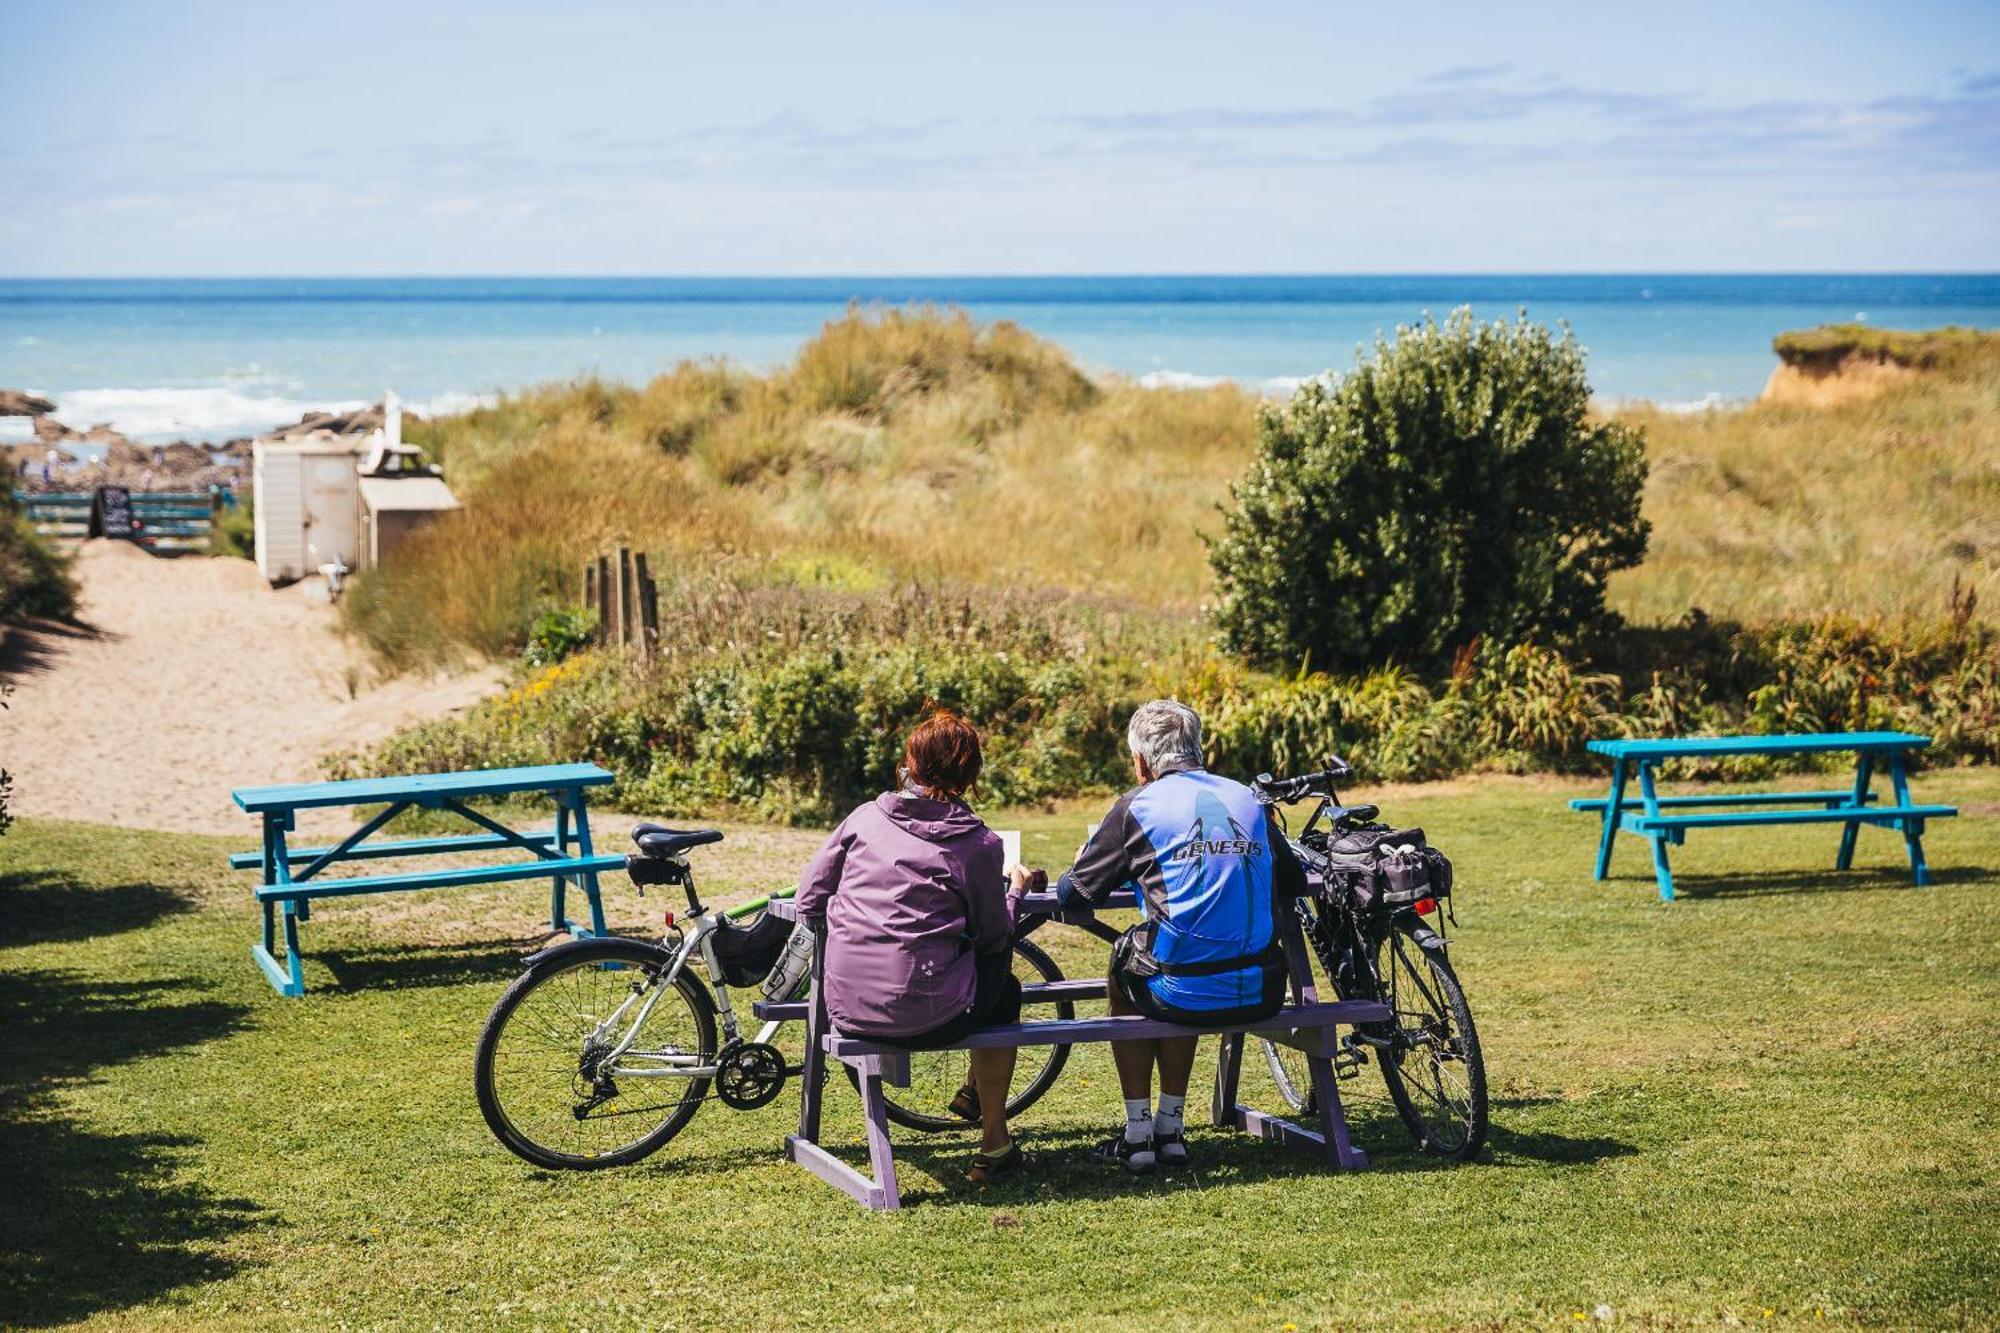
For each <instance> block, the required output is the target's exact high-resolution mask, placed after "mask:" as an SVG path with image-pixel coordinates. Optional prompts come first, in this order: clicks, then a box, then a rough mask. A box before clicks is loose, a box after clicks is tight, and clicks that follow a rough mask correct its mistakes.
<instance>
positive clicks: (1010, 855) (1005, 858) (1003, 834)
mask: <svg viewBox="0 0 2000 1333" xmlns="http://www.w3.org/2000/svg"><path fill="white" fill-rule="evenodd" d="M993 831H994V832H995V833H998V834H999V835H1000V864H1001V865H1002V866H1003V867H1005V866H1017V865H1019V864H1021V830H1019V829H995V830H993Z"/></svg>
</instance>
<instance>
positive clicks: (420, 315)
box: [0, 274, 2000, 440]
mask: <svg viewBox="0 0 2000 1333" xmlns="http://www.w3.org/2000/svg"><path fill="white" fill-rule="evenodd" d="M857 301H858V302H862V303H888V304H897V303H903V302H910V301H929V302H940V303H950V304H954V305H960V306H963V307H965V308H966V309H968V310H970V311H971V312H972V313H973V314H974V315H976V316H978V317H979V318H982V319H1011V320H1014V321H1016V322H1018V323H1020V324H1023V325H1025V326H1027V327H1028V328H1030V329H1033V330H1035V331H1036V332H1037V333H1040V334H1043V335H1044V336H1047V337H1049V338H1053V339H1054V340H1056V341H1057V342H1059V343H1061V344H1063V345H1064V346H1065V347H1067V348H1069V349H1070V351H1071V352H1072V353H1074V354H1075V355H1076V357H1077V358H1078V359H1079V360H1080V361H1082V362H1083V363H1084V364H1085V365H1086V366H1089V367H1091V368H1093V369H1097V370H1102V371H1110V372H1116V373H1119V374H1124V375H1129V376H1133V377H1136V378H1142V379H1144V380H1145V381H1146V382H1148V383H1151V384H1169V385H1170V384H1181V383H1200V382H1205V381H1207V380H1210V379H1215V378H1229V379H1234V380H1238V381H1240V382H1243V383H1245V384H1248V385H1251V386H1256V387H1263V388H1267V389H1269V390H1272V391H1276V392H1282V391H1284V390H1286V389H1287V388H1289V387H1290V386H1292V385H1294V384H1296V383H1297V381H1298V380H1300V379H1302V378H1304V377H1306V376H1310V375H1315V374H1318V373H1320V372H1323V371H1325V370H1328V369H1342V368H1345V367H1347V366H1349V365H1351V364H1352V363H1353V360H1354V355H1355V349H1356V347H1357V346H1358V345H1360V344H1363V343H1366V342H1370V341H1372V340H1373V339H1374V338H1375V337H1376V336H1377V335H1378V334H1385V333H1391V332H1393V330H1394V329H1395V327H1396V326H1397V325H1398V324H1403V323H1409V322H1412V321H1415V320H1419V319H1421V318H1422V317H1423V316H1424V315H1425V314H1426V313H1427V312H1428V313H1432V314H1437V315H1442V314H1444V313H1445V312H1447V311H1449V310H1451V309H1452V308H1453V307H1455V306H1459V305H1470V306H1472V307H1473V309H1474V310H1475V311H1476V312H1477V313H1478V314H1480V315H1481V316H1484V317H1489V318H1491V317H1503V316H1508V315H1511V314H1512V313H1513V312H1514V311H1515V310H1516V309H1517V308H1523V307H1525V308H1526V310H1527V311H1528V314H1529V315H1530V316H1531V317H1533V318H1536V319H1541V320H1547V321H1552V322H1553V321H1557V320H1561V321H1567V322H1568V324H1569V325H1570V326H1571V327H1572V328H1573V329H1574V330H1575V331H1576V335H1577V337H1578V339H1579V340H1580V341H1581V342H1582V343H1583V345H1584V347H1585V348H1586V349H1587V351H1588V354H1589V364H1590V377H1591V384H1592V387H1593V389H1594V390H1595V392H1596V393H1597V394H1598V395H1599V396H1600V397H1601V398H1604V399H1606V400H1611V401H1626V400H1631V399H1650V400H1652V401H1655V402H1659V403H1662V404H1668V405H1673V406H1677V407H1681V406H1685V407H1694V406H1699V405H1703V404H1707V403H1715V402H1726V401H1730V400H1736V399H1744V398H1749V397H1752V396H1754V395H1755V394H1756V393H1757V391H1758V390H1759V389H1760V388H1761V387H1762V385H1763V383H1764V380H1765V377H1766V376H1767V375H1768V374H1769V373H1770V371H1771V368H1772V366H1773V365H1774V364H1775V361H1774V358H1773V357H1772V355H1771V338H1772V336H1773V335H1774V334H1777V333H1779V332H1781V331H1783V330H1785V329H1793V328H1802V327H1805V326H1808V325H1813V324H1819V323H1825V322H1828V321H1835V320H1841V321H1845V320H1862V321H1865V322H1868V323H1871V324H1877V325H1882V326H1887V327H1904V328H1930V327H1935V326H1937V325H1941V324H1970V325H1977V326H1984V327H1993V326H2000V275H1996V274H1977V275H1937V274H1921V275H1918V274H1909V275H1879V274H1877V275H1837V274H1817V275H1689V274H1676V275H1656V276H1648V275H1643V274H1618V275H1564V276H1533V275H1513V276H1510V275H1502V274H1485V275H1435V276H1407V277H1396V276H1377V277H1333V276H1329V277H1311V276H1302V277H1224V276H1214V277H1201V276H1192V277H1188V276H1182V277H1048V278H1014V277H1009V278H982V277H966V278H698V279H697V278H588V279H577V278H506V279H498V278H496V279H477V278H470V279H457V278H453V279H432V278H410V279H400V278H399V279H203V280H192V279H148V280H124V279H50V280H0V387H5V388H24V389H30V390H34V391H36V392H40V393H44V394H46V395H48V396H50V397H53V398H54V399H55V400H56V402H57V415H58V416H59V417H61V418H62V419H63V420H65V421H67V422H69V423H70V424H72V425H76V426H79V427H81V426H88V425H90V424H93V423H95V422H100V421H108V422H110V423H111V424H112V425H113V426H115V427H117V428H118V429H120V430H123V431H125V432H126V433H128V434H131V435H135V436H138V437H141V438H145V439H151V440H163V439H172V438H177V437H186V438H189V439H196V440H221V439H226V438H229V437H230V436H234V435H243V434H249V433H252V432H255V431H259V430H262V429H266V428H268V427H270V426H274V425H277V424H280V423H282V422H287V421H291V420H295V419H296V418H297V417H298V415H299V414H300V413H301V412H303V411H305V410H307V409H308V408H316V407H338V406H346V405H352V404H358V403H361V402H365V401H373V400H375V399H377V398H379V397H380V396H381V393H382V391H383V390H384V389H385V388H387V389H394V390H396V391H397V392H398V393H399V394H401V395H402V397H403V398H404V400H405V401H406V402H408V403H410V404H411V405H412V406H413V407H414V408H416V409H417V410H419V411H424V410H431V411H443V410H451V409H453V408H455V407H463V406H465V405H469V404H470V403H472V402H474V401H476V400H477V399H478V398H480V397H481V396H483V395H490V394H493V393H498V392H504V391H506V390H509V389H515V388H520V387H522V386H525V385H529V384H535V383H539V382H543V381H547V380H553V379H563V378H567V377H571V376H576V375H583V374H598V375H603V376H607V377H610V378H614V379H620V380H629V381H640V380H644V379H646V378H648V377H650V376H651V375H654V374H656V373H658V372H659V371H660V370H662V369H664V368H665V367H667V366H669V365H671V364H672V363H673V362H675V361H677V360H680V359H682V358H687V357H697V358H699V357H727V358H729V359H731V360H733V361H737V362H741V363H743V364H745V365H749V366H753V367H767V366H770V365H773V364H776V363H778V362H782V361H783V360H785V359H786V358H787V357H788V356H790V355H791V353H792V352H793V351H794V350H795V349H796V348H797V347H798V345H799V344H800V343H801V342H802V341H803V340H805V339H806V338H808V337H810V336H811V335H812V333H813V332H814V331H815V330H816V329H817V328H818V327H819V326H820V325H821V324H822V323H824V322H825V321H826V320H827V319H829V318H832V317H834V316H837V315H838V314H839V313H840V312H841V310H842V309H843V308H844V307H845V306H846V305H847V304H848V303H850V302H857Z"/></svg>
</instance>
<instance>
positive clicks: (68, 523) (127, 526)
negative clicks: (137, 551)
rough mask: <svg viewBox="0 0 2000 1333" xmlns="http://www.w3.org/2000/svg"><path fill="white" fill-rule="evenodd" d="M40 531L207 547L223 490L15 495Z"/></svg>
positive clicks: (106, 489)
mask: <svg viewBox="0 0 2000 1333" xmlns="http://www.w3.org/2000/svg"><path fill="white" fill-rule="evenodd" d="M14 499H15V501H16V502H17V503H18V504H19V505H20V506H21V512H22V513H23V514H25V515H26V516H27V519H28V521H29V522H30V523H33V524H34V525H35V530H36V531H37V532H40V533H42V534H43V535H44V536H49V537H63V538H68V539H70V540H72V541H81V540H83V539H84V538H86V537H123V538H127V539H129V540H131V541H135V542H138V543H139V544H140V545H142V546H153V547H159V548H160V549H162V550H175V549H181V550H188V549H194V548H206V547H207V545H208V538H209V533H210V531H211V530H212V529H213V528H214V526H215V520H216V518H217V516H218V515H219V514H220V512H221V509H222V493H221V492H220V491H132V490H127V489H125V488H124V487H122V486H99V487H96V488H95V489H93V490H88V491H41V492H30V491H15V492H14Z"/></svg>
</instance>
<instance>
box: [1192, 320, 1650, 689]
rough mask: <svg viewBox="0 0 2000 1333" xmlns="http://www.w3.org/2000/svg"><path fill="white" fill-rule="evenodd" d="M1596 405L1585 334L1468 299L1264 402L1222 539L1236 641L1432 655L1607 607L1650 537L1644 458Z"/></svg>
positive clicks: (1216, 548) (1558, 629)
mask: <svg viewBox="0 0 2000 1333" xmlns="http://www.w3.org/2000/svg"><path fill="white" fill-rule="evenodd" d="M1588 404H1589V387H1588V385H1587V384H1586V383H1585V380H1584V369H1583V353H1582V349H1580V348H1579V347H1578V346H1577V344H1576V342H1575V339H1574V338H1573V337H1571V336H1570V335H1568V334H1567V333H1565V334H1564V336H1563V337H1562V338H1560V339H1557V338H1556V337H1554V336H1553V335H1552V334H1551V333H1550V331H1549V330H1548V329H1547V328H1546V327H1544V326H1542V325H1539V324H1532V323H1530V322H1528V320H1527V319H1526V318H1525V316H1523V317H1521V318H1519V319H1517V320H1516V321H1515V322H1514V323H1512V324H1507V323H1495V324H1480V323H1477V322H1475V321H1474V320H1473V318H1472V315H1471V312H1470V311H1467V310H1460V311H1457V312H1455V313H1454V314H1453V315H1452V316H1451V317H1450V318H1449V319H1448V320H1447V321H1446V322H1445V323H1444V324H1442V325H1439V324H1437V323H1436V322H1434V321H1433V322H1429V323H1426V324H1424V325H1422V326H1420V327H1416V328H1403V329H1399V330H1398V331H1397V340H1396V342H1395V343H1393V344H1390V343H1387V342H1380V343H1378V344H1377V345H1376V349H1375V355H1374V357H1373V358H1372V359H1371V360H1368V361H1365V362H1363V363H1362V364H1361V365H1360V366H1359V367H1358V368H1357V369H1356V370H1355V371H1353V372H1352V373H1351V374H1349V375H1347V376H1346V377H1345V378H1343V379H1341V380H1339V381H1337V382H1334V383H1324V382H1312V383H1308V384H1307V385H1305V386H1304V387H1302V388H1301V389H1300V390H1299V391H1298V393H1297V394H1296V395H1294V396H1293V398H1292V399H1291V401H1290V402H1289V403H1288V404H1286V405H1284V406H1282V407H1267V408H1266V409H1265V410H1264V412H1263V415H1262V418H1261V422H1260V430H1259V440H1258V453H1257V458H1256V460H1255V462H1254V463H1253V464H1252V465H1251V468H1250V471H1249V473H1248V475H1247V476H1246V477H1244V478H1243V480H1242V481H1240V482H1239V483H1237V485H1236V486H1235V487H1233V488H1232V495H1233V497H1234V499H1235V502H1236V503H1235V508H1234V509H1233V510H1231V511H1230V512H1229V513H1228V514H1227V515H1226V518H1225V527H1224V533H1223V535H1222V537H1221V538H1220V539H1219V540H1217V541H1216V542H1215V543H1214V545H1213V546H1212V548H1211V551H1210V563H1211V564H1212V565H1213V567H1214V570H1215V573H1216V577H1217V582H1218V585H1219V592H1220V599H1219V602H1218V604H1217V606H1216V607H1215V610H1214V619H1215V623H1216V625H1217V627H1218V628H1219V629H1220V631H1221V635H1222V640H1223V642H1224V644H1225V645H1226V646H1227V647H1229V648H1230V649H1232V650H1233V651H1236V652H1239V653H1241V654H1243V655H1244V656H1246V657H1248V658H1250V659H1251V660H1253V661H1256V662H1261V663H1266V664H1292V663H1297V662H1301V661H1311V662H1312V663H1314V664H1315V665H1320V666H1326V667H1331V668H1335V669H1341V670H1351V669H1356V668H1366V667H1370V666H1375V665H1379V664H1381V663H1384V662H1392V661H1393V662H1401V663H1404V664H1405V665H1409V666H1413V667H1417V668H1419V669H1435V668H1439V667H1442V666H1443V665H1444V663H1445V662H1447V661H1448V660H1449V659H1450V657H1451V656H1452V654H1453V652H1454V651H1455V650H1457V649H1459V648H1461V647H1463V646H1464V645H1466V644H1468V643H1470V642H1471V641H1472V640H1474V639H1476V638H1488V639H1497V640H1499V641H1501V642H1503V643H1514V642H1519V641H1522V640H1524V639H1526V638H1529V637H1536V636H1539V637H1545V638H1554V639H1558V640H1560V639H1564V638H1567V637H1569V636H1571V635H1573V634H1574V633H1575V632H1577V631H1578V630H1580V629H1584V628H1588V627H1591V626H1593V625H1595V624H1597V623H1598V622H1600V621H1601V620H1602V619H1603V617H1604V592H1605V580H1606V579H1607V578H1608V577H1609V575H1610V574H1611V573H1612V571H1614V570H1618V569H1624V568H1627V567H1629V566H1632V565H1636V564H1637V563H1638V562H1639V560H1640V558H1641V557H1642V556H1643V555H1644V554H1645V550H1646V532H1647V525H1646V522H1645V520H1643V519H1642V518H1640V516H1639V493H1640V489H1641V487H1642V486H1643V484H1644V482H1645V478H1646V463H1645V454H1644V449H1643V444H1642V440H1641V437H1640V436H1639V434H1638V433H1637V432H1636V431H1634V430H1632V429H1629V428H1627V427H1625V426H1622V425H1619V424H1616V423H1593V422H1591V421H1590V420H1589V419H1588V417H1587V409H1588Z"/></svg>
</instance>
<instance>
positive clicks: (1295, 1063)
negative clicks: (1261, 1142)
mask: <svg viewBox="0 0 2000 1333" xmlns="http://www.w3.org/2000/svg"><path fill="white" fill-rule="evenodd" d="M1292 906H1293V908H1294V909H1295V910H1296V911H1297V912H1298V914H1299V926H1300V929H1301V930H1302V931H1303V932H1304V934H1305V938H1306V941H1307V947H1308V948H1311V949H1315V950H1316V949H1317V948H1318V947H1319V945H1318V941H1319V938H1320V936H1319V923H1318V921H1317V920H1316V919H1315V918H1314V916H1313V909H1312V904H1311V903H1310V902H1308V901H1307V900H1306V899H1304V898H1300V899H1298V900H1296V901H1295V902H1294V903H1293V904H1292ZM1320 965H1321V966H1322V967H1327V966H1328V964H1327V963H1326V961H1325V960H1324V959H1322V960H1321V964H1320ZM1257 1043H1258V1045H1260V1046H1262V1047H1263V1048H1264V1066H1265V1068H1266V1069H1268V1070H1269V1071H1270V1074H1271V1083H1272V1086H1274V1087H1275V1088H1277V1090H1278V1098H1279V1100H1280V1101H1282V1102H1284V1104H1285V1105H1286V1106H1288V1107H1290V1108H1291V1111H1292V1114H1293V1115H1301V1116H1305V1115H1311V1114H1312V1113H1313V1111H1314V1110H1315V1109H1316V1104H1315V1103H1314V1101H1313V1087H1312V1071H1311V1070H1310V1069H1309V1068H1307V1067H1306V1054H1305V1052H1304V1051H1301V1050H1299V1049H1297V1048H1296V1047H1292V1046H1284V1045H1281V1044H1279V1043H1278V1042H1275V1041H1272V1040H1271V1039H1270V1038H1268V1037H1259V1038H1257Z"/></svg>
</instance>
